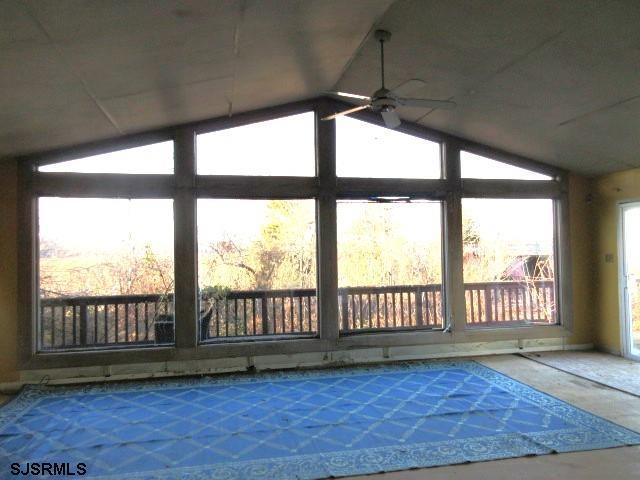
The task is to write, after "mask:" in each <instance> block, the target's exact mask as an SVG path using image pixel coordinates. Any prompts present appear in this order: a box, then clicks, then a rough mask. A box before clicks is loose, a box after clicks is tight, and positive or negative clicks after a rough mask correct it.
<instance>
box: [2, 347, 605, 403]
mask: <svg viewBox="0 0 640 480" xmlns="http://www.w3.org/2000/svg"><path fill="white" fill-rule="evenodd" d="M591 349H593V345H592V344H577V345H572V344H566V343H565V341H564V339H563V338H549V339H537V340H506V341H496V342H476V343H458V344H437V345H421V346H401V347H381V348H360V349H348V350H338V351H331V352H312V353H299V354H291V355H265V356H257V357H251V356H250V357H235V358H222V359H211V360H193V361H172V362H155V363H138V364H129V365H111V366H95V367H81V368H60V369H42V370H29V371H23V372H21V379H20V380H19V381H17V382H6V383H0V392H1V393H5V394H15V393H16V392H17V391H19V390H20V388H22V386H24V385H27V384H42V383H44V384H48V385H72V384H79V383H95V382H111V381H122V380H142V379H151V378H167V377H180V376H194V375H213V374H223V373H232V372H241V371H246V370H248V369H255V370H258V371H261V370H284V369H295V368H321V367H331V366H343V365H358V364H367V363H381V362H394V361H406V360H428V359H438V358H464V357H474V356H480V355H507V354H514V353H523V352H543V351H558V350H591Z"/></svg>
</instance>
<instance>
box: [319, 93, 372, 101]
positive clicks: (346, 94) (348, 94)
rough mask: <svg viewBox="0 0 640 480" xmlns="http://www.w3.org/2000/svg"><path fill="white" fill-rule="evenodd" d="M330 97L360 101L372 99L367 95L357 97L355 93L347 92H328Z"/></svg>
mask: <svg viewBox="0 0 640 480" xmlns="http://www.w3.org/2000/svg"><path fill="white" fill-rule="evenodd" d="M326 93H328V94H329V95H335V96H337V97H345V98H357V99H358V100H371V97H367V96H365V95H357V94H355V93H347V92H326Z"/></svg>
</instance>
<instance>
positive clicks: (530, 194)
mask: <svg viewBox="0 0 640 480" xmlns="http://www.w3.org/2000/svg"><path fill="white" fill-rule="evenodd" d="M348 106H349V104H347V103H344V102H341V101H338V100H335V99H332V98H326V97H320V98H316V99H313V100H308V101H302V102H295V103H290V104H285V105H279V106H275V107H269V108H265V109H260V110H256V111H252V112H246V113H241V114H238V115H235V116H233V117H219V118H214V119H210V120H205V121H201V122H193V123H188V124H183V125H177V126H175V127H170V128H164V129H160V130H155V131H152V132H146V133H142V134H135V135H129V136H125V137H120V138H116V139H111V140H105V141H98V142H92V143H88V144H84V145H80V146H76V147H71V148H64V149H57V150H53V151H49V152H45V153H40V154H34V155H29V156H25V157H21V158H20V159H19V166H20V169H19V198H18V202H19V204H18V216H19V259H18V260H19V269H18V276H19V278H18V285H19V312H18V315H19V325H18V328H19V363H20V368H21V369H25V370H26V369H37V368H63V367H89V366H100V365H102V366H106V365H116V364H131V363H139V362H158V361H165V362H171V361H184V360H205V359H215V358H225V357H238V356H257V355H270V354H278V355H282V354H293V353H323V352H324V353H326V352H329V351H334V350H341V349H345V348H356V347H376V348H385V347H393V346H415V345H427V344H452V343H462V342H473V341H488V340H497V341H498V340H520V339H541V338H557V337H565V336H568V335H570V334H571V329H572V318H571V316H572V292H571V251H570V245H569V231H568V229H569V224H568V210H569V199H568V191H567V184H568V177H567V172H566V171H564V170H562V169H559V168H556V167H552V166H549V165H546V164H543V163H540V162H536V161H533V160H529V159H527V158H524V157H520V156H517V155H512V154H509V153H507V152H504V151H501V150H499V149H494V148H491V147H488V146H486V145H482V144H479V143H476V142H471V141H468V140H465V139H462V138H459V137H456V136H453V135H449V134H446V133H443V132H440V131H437V130H434V129H430V128H427V127H424V126H422V125H418V124H415V123H411V122H408V121H404V122H403V123H402V125H401V126H400V127H399V128H398V130H400V131H402V132H403V133H407V134H409V135H413V136H417V137H419V138H423V139H426V140H430V141H434V142H437V143H439V144H440V150H441V172H442V178H440V179H398V178H383V179H380V178H354V177H337V176H336V127H335V123H336V122H335V121H321V120H320V119H321V118H322V117H324V116H326V115H327V114H331V113H334V112H335V111H339V110H340V109H343V108H345V107H348ZM308 111H313V112H314V113H315V119H316V121H315V152H316V176H315V177H286V176H270V177H264V176H259V177H256V176H229V175H197V172H196V154H197V152H196V135H197V134H200V133H207V132H211V131H215V130H222V129H226V128H233V127H238V126H242V125H246V124H250V123H255V122H260V121H265V120H272V119H276V118H280V117H284V116H289V115H294V114H296V113H304V112H308ZM352 117H353V118H356V119H359V120H363V121H365V122H369V123H373V124H376V125H379V126H384V124H383V122H382V120H381V119H380V118H379V115H376V114H374V113H373V112H369V111H360V112H356V113H355V114H353V115H352ZM166 140H173V141H174V174H136V175H129V174H91V173H62V172H55V173H54V172H39V171H38V170H37V167H38V166H39V165H43V164H49V163H56V162H59V161H65V160H72V159H77V158H82V157H84V156H89V155H96V154H99V153H106V152H112V151H116V150H120V149H124V148H131V147H136V146H142V145H145V144H150V143H155V142H159V141H166ZM461 150H466V151H469V152H471V153H477V154H479V155H483V156H486V157H489V158H491V159H494V160H497V161H501V162H504V163H507V164H510V165H514V166H518V167H521V168H526V169H529V170H532V171H536V172H539V173H543V174H545V175H550V176H551V177H552V180H487V179H462V178H461V177H460V151H461ZM39 196H61V197H104V198H171V199H173V201H174V261H175V265H176V267H175V283H176V288H175V345H172V346H157V347H156V346H153V347H145V348H143V349H140V348H136V347H131V348H127V349H125V350H85V351H73V352H42V353H40V352H38V351H37V349H36V335H35V332H36V322H37V312H38V302H39V299H38V295H37V293H38V272H37V264H38V240H37V238H38V231H37V220H38V216H37V215H38V212H37V198H38V197H39ZM376 196H402V197H410V198H412V199H424V200H439V201H442V205H443V207H442V208H443V210H444V211H443V216H442V238H443V244H442V245H443V248H442V255H443V264H442V273H443V299H444V312H443V315H444V317H443V318H444V324H445V327H444V329H442V330H433V329H429V330H410V331H390V332H384V331H378V332H374V333H364V332H363V333H358V334H349V335H346V336H345V335H340V334H339V321H340V320H339V317H338V285H337V235H336V234H337V232H336V202H337V200H339V199H367V198H371V197H376ZM463 197H479V198H551V199H553V201H554V218H555V222H554V237H555V238H554V248H555V253H556V259H555V262H556V267H557V272H556V279H557V281H556V290H557V292H556V293H557V297H556V298H557V299H558V302H559V308H558V322H559V323H558V325H553V326H527V327H513V328H503V327H499V328H483V329H472V330H469V329H466V328H465V299H464V293H463V288H462V287H463V285H464V281H463V275H462V215H461V199H462V198H463ZM198 198H246V199H291V198H299V199H302V198H313V199H315V201H316V238H317V249H316V262H317V282H316V285H317V292H318V293H317V294H318V319H319V328H318V330H319V332H318V336H317V337H315V338H292V339H286V340H285V339H282V338H274V339H264V338H256V339H247V340H242V341H234V342H215V343H205V344H199V343H198V332H197V302H198V298H197V295H198V293H197V291H198V289H197V287H198V285H197V247H196V241H197V235H196V201H197V199H198Z"/></svg>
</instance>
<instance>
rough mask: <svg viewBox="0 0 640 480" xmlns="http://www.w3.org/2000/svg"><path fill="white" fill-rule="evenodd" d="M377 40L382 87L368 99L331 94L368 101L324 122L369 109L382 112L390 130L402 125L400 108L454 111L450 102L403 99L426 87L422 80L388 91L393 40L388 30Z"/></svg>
mask: <svg viewBox="0 0 640 480" xmlns="http://www.w3.org/2000/svg"><path fill="white" fill-rule="evenodd" d="M374 36H375V38H376V40H378V41H379V42H380V73H381V75H380V77H381V80H382V87H381V88H379V89H378V90H376V91H375V92H374V93H373V95H371V96H370V97H367V96H365V95H358V94H355V93H345V92H329V93H330V94H332V95H337V96H339V97H345V98H354V99H357V100H366V101H367V103H366V104H365V105H359V106H357V107H353V108H349V109H348V110H344V111H342V112H338V113H335V114H333V115H329V116H327V117H324V118H323V119H322V120H333V119H334V118H336V117H340V116H342V115H348V114H350V113H354V112H357V111H360V110H365V109H369V110H372V111H373V112H380V114H381V115H382V120H383V121H384V124H385V125H386V126H387V127H389V128H396V127H397V126H399V125H400V117H399V116H398V113H397V112H396V108H397V107H398V106H407V107H422V108H441V109H452V108H455V106H456V104H455V102H451V101H449V100H432V99H429V98H406V97H403V96H402V94H403V92H410V91H412V90H415V89H416V88H418V87H420V86H422V85H424V83H425V82H423V81H422V80H417V79H413V80H408V81H406V82H404V83H403V84H401V85H399V86H398V87H396V88H394V89H393V90H388V89H387V88H386V87H385V85H384V43H385V42H388V41H389V40H390V39H391V33H389V32H387V31H386V30H376V31H375V34H374Z"/></svg>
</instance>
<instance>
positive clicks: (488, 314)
mask: <svg viewBox="0 0 640 480" xmlns="http://www.w3.org/2000/svg"><path fill="white" fill-rule="evenodd" d="M491 292H492V288H491V287H490V286H489V285H486V286H485V287H484V320H485V322H487V323H489V322H493V308H492V303H493V299H492V295H491Z"/></svg>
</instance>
